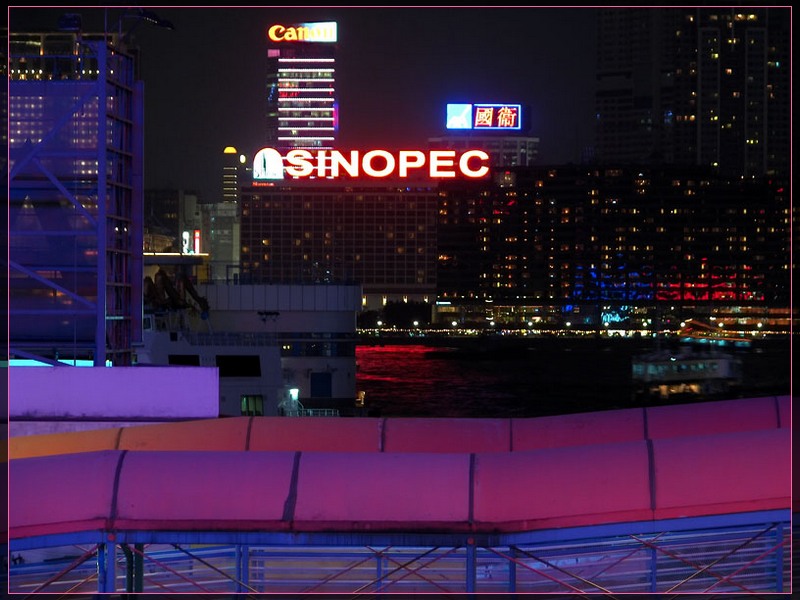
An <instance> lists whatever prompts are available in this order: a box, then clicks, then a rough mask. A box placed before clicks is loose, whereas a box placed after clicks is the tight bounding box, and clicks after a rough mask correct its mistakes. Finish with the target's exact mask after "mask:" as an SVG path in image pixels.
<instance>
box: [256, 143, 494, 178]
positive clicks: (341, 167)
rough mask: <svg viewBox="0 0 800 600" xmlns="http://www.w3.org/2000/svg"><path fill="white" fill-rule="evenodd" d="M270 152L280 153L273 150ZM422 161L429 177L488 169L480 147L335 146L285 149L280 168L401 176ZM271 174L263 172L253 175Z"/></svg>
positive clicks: (297, 173) (292, 172)
mask: <svg viewBox="0 0 800 600" xmlns="http://www.w3.org/2000/svg"><path fill="white" fill-rule="evenodd" d="M273 152H274V153H275V154H276V156H280V155H279V154H278V153H277V152H276V151H274V150H273ZM426 163H427V164H428V173H429V176H430V177H431V178H432V179H433V178H448V179H451V178H454V177H456V175H457V171H456V169H457V170H458V172H460V173H461V174H462V175H464V176H465V177H470V178H478V177H484V176H485V175H487V174H488V173H489V155H488V154H487V153H486V152H484V151H483V150H467V151H465V152H463V153H462V154H461V155H460V156H458V157H457V156H456V151H455V150H431V151H429V152H428V155H427V156H426V153H425V152H423V151H420V150H400V151H399V152H398V153H397V155H396V156H395V154H393V153H391V152H389V151H388V150H370V151H368V152H366V153H364V154H363V155H362V154H361V153H360V152H359V151H358V150H351V151H350V152H349V155H346V154H343V153H342V152H340V151H338V150H330V151H328V150H317V151H311V150H306V149H300V148H296V149H294V150H289V151H288V152H287V153H286V155H285V157H283V170H284V172H285V174H286V175H287V176H288V177H291V178H295V179H299V178H303V177H310V176H316V177H332V178H336V177H339V175H340V173H346V174H347V175H349V176H350V177H358V176H359V175H360V172H363V174H364V175H365V176H369V177H375V178H384V177H389V176H391V175H394V174H396V175H397V176H398V177H401V178H405V177H408V176H409V174H410V173H411V172H412V171H413V170H414V169H421V168H423V167H424V166H425V165H426ZM256 170H257V169H255V168H254V171H256ZM262 170H263V169H262ZM274 178H275V177H271V176H269V175H267V174H266V173H265V174H263V175H257V176H256V177H255V179H274ZM278 178H280V177H278Z"/></svg>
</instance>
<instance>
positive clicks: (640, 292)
mask: <svg viewBox="0 0 800 600" xmlns="http://www.w3.org/2000/svg"><path fill="white" fill-rule="evenodd" d="M787 190H788V188H787V187H785V186H783V185H781V184H780V183H777V182H776V181H775V180H774V179H772V178H769V177H761V178H741V177H733V178H728V179H726V178H722V177H720V176H718V175H716V174H715V173H714V172H713V169H711V168H710V167H677V166H670V167H648V168H645V167H630V166H629V167H613V168H612V167H607V168H602V169H600V168H596V167H583V166H564V167H557V168H556V167H538V168H537V167H534V168H517V169H505V170H502V171H501V172H498V173H496V176H495V178H494V182H493V183H489V182H485V181H484V182H458V183H449V184H447V185H446V186H445V185H442V186H441V187H440V189H439V210H438V228H437V229H438V231H437V241H438V257H439V265H438V270H437V297H438V298H439V300H446V301H448V302H449V303H450V304H449V306H450V308H449V309H448V310H451V311H461V313H460V314H462V315H464V314H468V313H469V314H473V315H482V314H484V313H485V312H486V307H487V306H490V308H491V311H492V312H491V315H492V317H493V318H494V319H495V320H497V321H502V322H509V323H513V322H514V321H515V320H516V319H520V320H523V319H524V320H525V321H528V320H536V319H538V318H540V317H545V316H546V317H552V318H553V319H554V321H553V322H566V321H570V322H572V323H573V324H586V325H595V326H596V325H597V324H598V323H603V322H610V323H611V322H625V323H634V324H635V323H637V322H641V321H642V320H644V319H651V318H654V316H655V313H656V312H657V311H658V310H660V308H659V307H662V308H663V307H670V308H669V310H673V311H675V312H674V314H675V315H676V316H678V315H685V316H694V315H703V314H712V315H715V316H717V317H724V318H725V320H726V321H727V322H728V323H729V324H735V325H739V326H744V325H745V324H752V323H755V322H756V321H763V322H764V323H765V326H767V327H769V328H772V329H781V330H786V329H788V315H789V308H788V307H789V306H790V305H791V297H790V290H791V286H790V268H789V236H788V231H789V228H790V225H789V221H790V210H789V206H790V200H789V198H790V196H789V194H788V191H787ZM487 303H489V304H487ZM457 306H460V307H462V308H456V307H457ZM447 320H448V321H449V320H450V317H449V316H448V318H447Z"/></svg>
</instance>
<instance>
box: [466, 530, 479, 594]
mask: <svg viewBox="0 0 800 600" xmlns="http://www.w3.org/2000/svg"><path fill="white" fill-rule="evenodd" d="M466 550H467V557H466V565H465V566H466V573H465V577H466V581H465V583H466V588H467V593H468V594H473V593H475V588H476V586H477V582H478V576H477V568H478V550H477V548H476V547H475V540H474V539H473V538H468V539H467V548H466Z"/></svg>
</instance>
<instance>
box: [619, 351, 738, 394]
mask: <svg viewBox="0 0 800 600" xmlns="http://www.w3.org/2000/svg"><path fill="white" fill-rule="evenodd" d="M631 378H632V383H633V395H634V399H635V400H655V401H676V400H690V401H691V400H705V399H712V398H723V397H730V396H734V395H736V394H737V390H738V388H739V387H740V386H741V385H742V381H743V378H742V359H741V357H739V356H737V355H734V354H731V353H727V352H722V351H720V350H718V349H716V348H713V349H702V350H698V349H696V348H692V347H688V346H681V347H679V348H678V349H677V350H675V349H657V350H654V351H652V352H647V353H644V354H640V355H637V356H634V357H633V360H632V365H631Z"/></svg>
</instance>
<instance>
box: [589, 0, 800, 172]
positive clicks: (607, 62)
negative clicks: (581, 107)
mask: <svg viewBox="0 0 800 600" xmlns="http://www.w3.org/2000/svg"><path fill="white" fill-rule="evenodd" d="M597 50H598V62H597V92H596V112H597V159H598V160H599V161H601V162H602V163H605V164H611V163H616V164H623V163H625V164H652V165H657V164H674V165H682V166H701V167H710V168H712V169H714V170H715V171H717V172H719V173H720V174H722V175H725V176H740V175H747V176H750V175H755V176H760V175H769V176H779V177H783V178H785V179H786V180H788V176H789V173H790V168H791V120H790V117H791V71H790V60H791V55H790V52H791V8H789V7H770V8H767V7H712V8H699V7H682V8H614V9H602V10H599V11H598V46H597Z"/></svg>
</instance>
